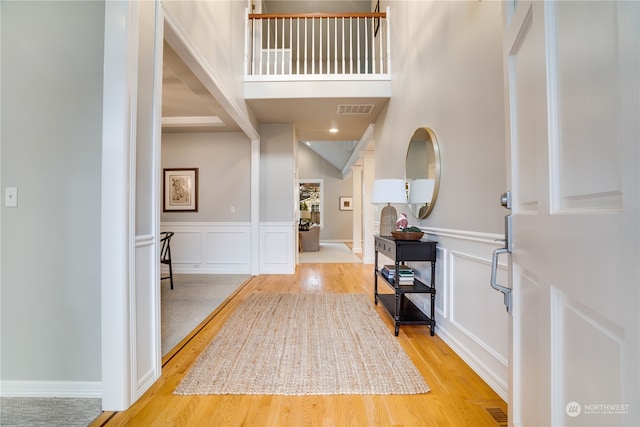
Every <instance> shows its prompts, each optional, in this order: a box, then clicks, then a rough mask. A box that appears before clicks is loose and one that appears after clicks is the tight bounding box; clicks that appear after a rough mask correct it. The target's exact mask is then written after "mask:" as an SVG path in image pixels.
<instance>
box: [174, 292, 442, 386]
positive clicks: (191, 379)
mask: <svg viewBox="0 0 640 427" xmlns="http://www.w3.org/2000/svg"><path fill="white" fill-rule="evenodd" d="M428 391H429V386H428V385H427V384H426V383H425V381H424V379H423V378H422V376H421V375H420V372H419V371H418V369H417V368H416V367H415V365H414V364H413V362H412V361H411V359H409V357H408V356H407V354H406V353H405V352H404V350H403V349H402V347H401V346H400V344H398V342H397V341H396V339H395V337H394V336H393V334H392V333H391V332H390V331H389V329H388V328H387V327H386V326H385V324H384V323H383V321H382V320H381V319H380V317H379V315H378V313H377V312H376V311H375V309H374V308H373V304H372V303H371V302H370V301H369V300H368V298H367V297H366V295H364V294H264V293H258V294H253V295H251V296H250V297H248V298H247V299H246V300H245V301H243V302H242V303H241V304H240V306H239V307H238V308H237V309H236V311H235V312H234V313H233V314H232V315H231V317H230V318H229V320H228V321H227V322H226V323H225V324H224V326H223V327H222V329H221V330H220V332H219V333H218V335H216V337H215V338H214V339H213V341H212V342H211V344H209V346H208V347H207V349H206V350H205V351H204V352H203V353H202V354H201V355H200V356H199V358H198V359H197V360H196V362H195V364H194V366H193V367H192V368H191V370H190V371H189V372H188V373H187V375H186V376H185V377H184V378H183V380H182V382H181V383H180V385H179V386H178V388H177V389H176V390H175V392H174V393H175V394H181V395H190V394H271V395H328V394H419V393H427V392H428Z"/></svg>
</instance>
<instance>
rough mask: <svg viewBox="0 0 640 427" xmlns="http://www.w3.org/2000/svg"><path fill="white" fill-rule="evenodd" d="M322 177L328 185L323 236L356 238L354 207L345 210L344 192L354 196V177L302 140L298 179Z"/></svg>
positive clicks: (299, 145)
mask: <svg viewBox="0 0 640 427" xmlns="http://www.w3.org/2000/svg"><path fill="white" fill-rule="evenodd" d="M305 178H310V179H313V178H316V179H322V180H323V185H324V189H323V192H324V202H323V204H324V227H323V228H322V230H321V231H320V239H321V240H337V241H351V240H352V239H353V211H341V210H340V206H339V200H340V197H342V196H347V197H352V196H353V179H352V175H351V174H349V176H347V177H346V178H342V172H340V171H339V170H338V169H336V168H335V166H333V165H332V164H331V163H329V162H327V161H326V160H325V159H323V158H322V157H320V156H319V155H318V154H316V153H315V152H314V151H313V150H311V149H310V148H309V147H307V146H306V145H305V144H303V143H298V179H299V180H303V179H305Z"/></svg>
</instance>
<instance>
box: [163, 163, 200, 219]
mask: <svg viewBox="0 0 640 427" xmlns="http://www.w3.org/2000/svg"><path fill="white" fill-rule="evenodd" d="M163 172H164V181H163V191H162V193H163V199H164V202H163V211H164V212H198V168H188V169H184V168H182V169H169V168H167V169H163Z"/></svg>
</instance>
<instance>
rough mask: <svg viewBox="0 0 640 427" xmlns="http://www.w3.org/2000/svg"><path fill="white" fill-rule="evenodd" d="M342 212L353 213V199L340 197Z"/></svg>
mask: <svg viewBox="0 0 640 427" xmlns="http://www.w3.org/2000/svg"><path fill="white" fill-rule="evenodd" d="M340 210H341V211H352V210H353V197H340Z"/></svg>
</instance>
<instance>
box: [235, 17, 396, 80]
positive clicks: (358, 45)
mask: <svg viewBox="0 0 640 427" xmlns="http://www.w3.org/2000/svg"><path fill="white" fill-rule="evenodd" d="M388 16H389V11H388V9H387V12H372V13H349V14H342V13H311V14H309V13H307V14H248V15H247V21H246V24H247V32H246V34H247V43H246V46H247V53H246V56H245V58H246V59H245V61H246V68H245V69H246V76H247V78H248V79H255V80H273V79H278V78H279V77H281V76H284V78H298V79H305V78H310V77H311V76H314V77H318V76H324V77H323V78H327V79H330V78H331V76H339V77H340V78H349V77H350V76H352V78H354V79H355V78H357V79H363V78H366V76H380V75H386V76H388V75H390V62H389V57H390V52H389V49H390V43H389V18H388Z"/></svg>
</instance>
